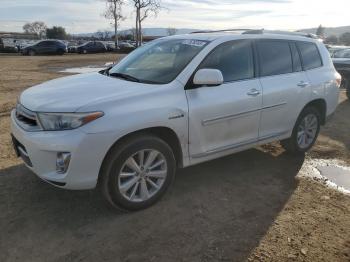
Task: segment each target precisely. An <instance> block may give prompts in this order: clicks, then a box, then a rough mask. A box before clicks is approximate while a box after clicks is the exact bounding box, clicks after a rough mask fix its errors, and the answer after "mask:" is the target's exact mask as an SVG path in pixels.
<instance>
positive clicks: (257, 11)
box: [0, 0, 350, 33]
mask: <svg viewBox="0 0 350 262" xmlns="http://www.w3.org/2000/svg"><path fill="white" fill-rule="evenodd" d="M125 1H126V2H128V0H125ZM162 5H163V7H165V8H166V9H164V10H163V11H162V12H161V13H160V14H159V15H158V17H156V18H149V19H148V20H146V21H145V22H144V27H176V28H195V29H220V28H221V29H222V28H242V27H243V28H268V29H302V28H309V27H316V26H318V25H319V24H322V25H324V26H326V27H334V26H345V25H350V19H349V10H350V0H332V1H330V0H162ZM104 8H105V3H104V2H103V0H60V1H52V0H0V31H22V26H23V24H24V23H26V22H31V21H44V22H45V23H46V24H47V25H48V26H53V25H59V26H63V27H65V28H66V30H67V32H69V33H85V32H95V31H97V30H106V29H108V30H112V27H111V25H110V24H109V22H108V21H106V19H105V18H103V17H102V16H101V13H103V10H104ZM123 10H124V15H125V16H126V17H127V19H126V20H125V21H123V22H122V24H121V28H122V29H127V28H130V27H133V25H134V12H133V9H132V7H131V6H130V5H125V7H124V9H123Z"/></svg>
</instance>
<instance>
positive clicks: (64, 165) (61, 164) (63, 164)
mask: <svg viewBox="0 0 350 262" xmlns="http://www.w3.org/2000/svg"><path fill="white" fill-rule="evenodd" d="M70 156H71V154H70V153H68V152H58V153H57V159H56V171H57V173H60V174H64V173H66V172H67V169H68V166H69V161H70Z"/></svg>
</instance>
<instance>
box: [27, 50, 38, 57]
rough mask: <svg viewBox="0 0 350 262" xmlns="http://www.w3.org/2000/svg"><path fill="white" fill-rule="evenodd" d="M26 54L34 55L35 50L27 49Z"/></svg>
mask: <svg viewBox="0 0 350 262" xmlns="http://www.w3.org/2000/svg"><path fill="white" fill-rule="evenodd" d="M28 55H30V56H35V55H36V52H35V51H34V50H29V51H28Z"/></svg>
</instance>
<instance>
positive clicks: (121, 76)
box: [108, 73, 141, 82]
mask: <svg viewBox="0 0 350 262" xmlns="http://www.w3.org/2000/svg"><path fill="white" fill-rule="evenodd" d="M108 75H109V76H114V77H119V78H123V79H125V80H128V81H133V82H141V81H140V79H138V78H136V77H134V76H131V75H128V74H123V73H109V74H108Z"/></svg>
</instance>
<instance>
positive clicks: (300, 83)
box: [298, 81, 309, 88]
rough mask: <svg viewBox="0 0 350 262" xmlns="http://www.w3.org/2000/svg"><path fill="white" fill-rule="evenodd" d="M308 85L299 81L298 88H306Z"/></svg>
mask: <svg viewBox="0 0 350 262" xmlns="http://www.w3.org/2000/svg"><path fill="white" fill-rule="evenodd" d="M308 85H309V83H308V82H304V81H301V82H299V84H298V86H299V87H301V88H304V87H307V86H308Z"/></svg>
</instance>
